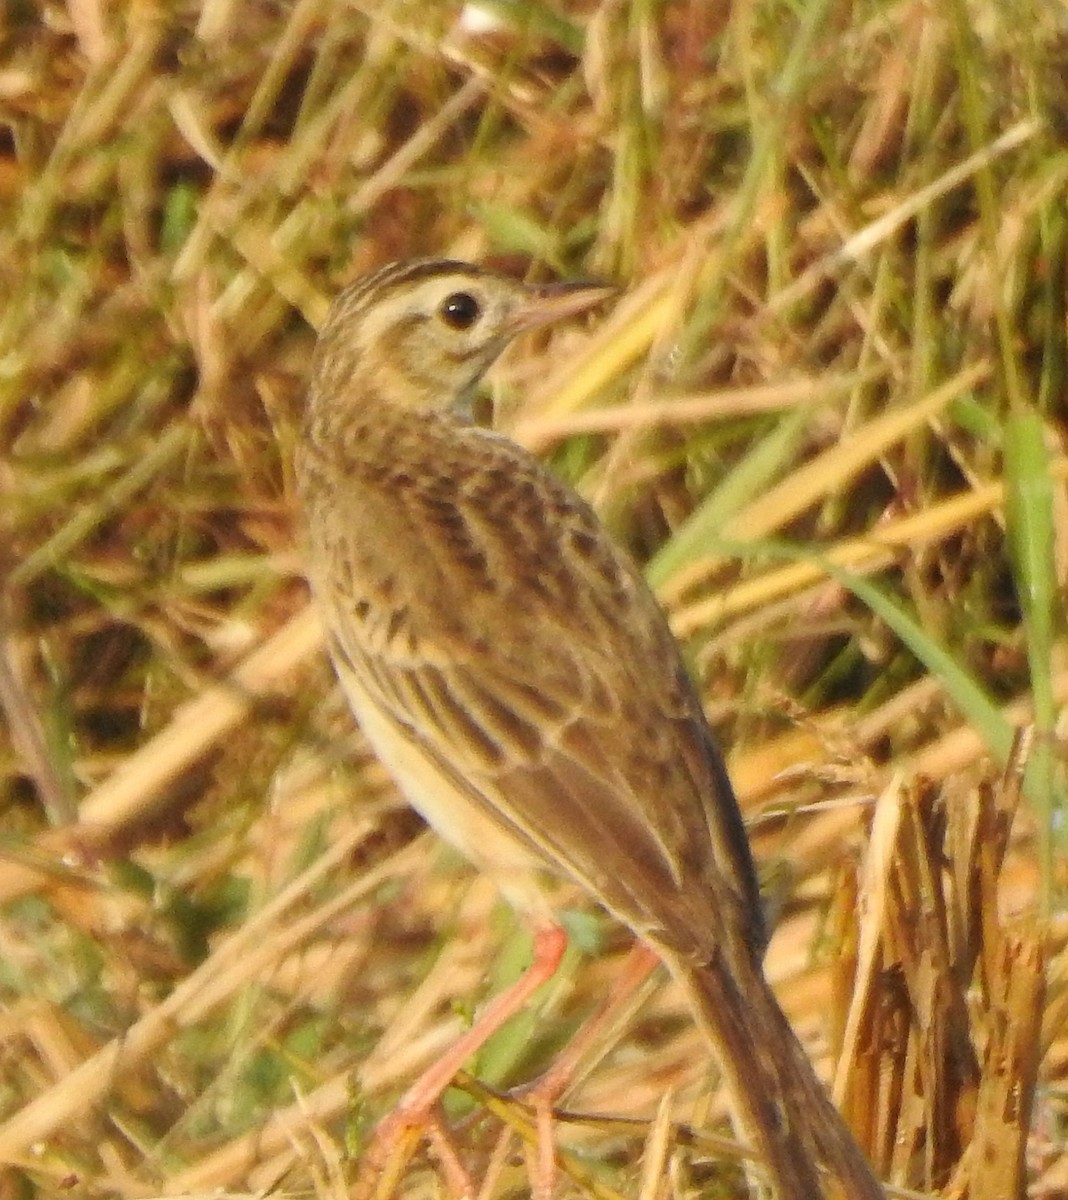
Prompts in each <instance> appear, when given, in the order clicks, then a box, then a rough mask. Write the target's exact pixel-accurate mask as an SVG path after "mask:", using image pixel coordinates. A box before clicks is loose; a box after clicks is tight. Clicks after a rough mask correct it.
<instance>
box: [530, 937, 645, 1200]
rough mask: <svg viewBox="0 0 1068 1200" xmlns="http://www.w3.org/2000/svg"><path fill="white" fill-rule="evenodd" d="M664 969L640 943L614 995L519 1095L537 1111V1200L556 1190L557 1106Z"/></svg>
mask: <svg viewBox="0 0 1068 1200" xmlns="http://www.w3.org/2000/svg"><path fill="white" fill-rule="evenodd" d="M659 965H660V959H659V958H657V956H656V955H655V954H654V953H653V951H652V950H650V949H649V948H648V946H645V945H643V944H642V943H641V942H639V943H638V944H637V945H635V946H634V947H633V948H632V949H631V951H630V953H629V954H628V955H627V960H626V962H625V963H624V964H623V968H622V970H621V972H620V976H619V979H618V980H617V981H616V983H615V985H614V986H613V988H612V994H611V996H609V998H608V999H607V1000H606V1001H605V1003H604V1004H603V1005H602V1006H601V1008H600V1009H599V1010H598V1011H597V1012H596V1013H594V1015H593V1016H592V1017H591V1018H590V1019H589V1020H588V1021H587V1022H586V1024H585V1025H583V1026H582V1028H581V1029H580V1030H579V1031H578V1032H577V1033H576V1034H575V1036H574V1037H573V1038H572V1039H571V1040H570V1041H569V1042H568V1043H567V1045H566V1046H565V1047H564V1049H563V1050H562V1051H561V1053H560V1054H559V1055H558V1056H557V1058H556V1059H555V1061H554V1062H553V1064H552V1066H551V1067H550V1068H549V1069H548V1070H547V1071H546V1072H545V1074H544V1075H542V1076H541V1077H540V1078H539V1079H537V1080H536V1081H535V1082H534V1083H533V1084H531V1085H530V1086H529V1087H525V1088H520V1089H518V1090H519V1093H520V1094H521V1095H523V1096H524V1098H525V1099H526V1100H527V1101H528V1102H529V1103H530V1106H531V1107H532V1108H533V1110H534V1120H535V1124H536V1126H537V1131H538V1138H537V1144H536V1145H537V1157H536V1159H535V1164H534V1172H533V1175H534V1178H533V1179H532V1181H531V1186H532V1191H533V1195H534V1200H549V1198H550V1197H551V1195H552V1189H553V1176H554V1174H555V1172H556V1161H555V1154H554V1148H553V1106H554V1105H555V1104H556V1102H557V1100H559V1098H560V1096H561V1095H563V1093H564V1092H565V1091H566V1090H567V1089H568V1087H569V1086H570V1084H571V1082H572V1081H573V1079H574V1077H575V1074H576V1072H577V1070H578V1067H579V1064H580V1063H581V1061H582V1059H583V1057H584V1056H585V1055H586V1053H587V1052H588V1051H589V1049H590V1047H591V1046H595V1045H597V1043H598V1042H599V1041H600V1040H601V1039H602V1037H603V1036H604V1034H605V1033H606V1031H607V1030H608V1029H610V1028H611V1026H612V1024H613V1022H614V1021H615V1020H616V1018H617V1017H618V1015H619V1013H620V1011H621V1010H622V1009H623V1008H624V1007H625V1006H626V1004H627V1002H628V1001H629V1000H630V998H631V997H632V996H633V995H634V993H635V992H636V991H637V990H638V988H639V987H641V985H642V984H643V983H644V982H645V980H646V979H648V978H649V976H650V975H651V974H652V973H653V971H655V970H656V968H657V967H658V966H659Z"/></svg>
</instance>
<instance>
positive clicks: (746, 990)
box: [297, 261, 883, 1200]
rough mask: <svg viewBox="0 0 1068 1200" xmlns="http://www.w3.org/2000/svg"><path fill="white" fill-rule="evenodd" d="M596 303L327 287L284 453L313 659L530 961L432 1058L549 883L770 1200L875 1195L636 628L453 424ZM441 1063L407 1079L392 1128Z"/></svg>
mask: <svg viewBox="0 0 1068 1200" xmlns="http://www.w3.org/2000/svg"><path fill="white" fill-rule="evenodd" d="M611 292H612V289H609V288H605V287H602V286H599V285H592V284H571V285H563V286H555V287H552V286H550V287H532V286H527V285H524V284H521V283H517V282H515V281H513V280H511V279H507V278H504V277H502V276H500V275H497V274H494V273H492V272H490V271H487V270H483V269H480V268H479V267H474V266H470V265H468V264H466V263H460V262H436V261H419V262H409V263H398V264H394V265H392V266H388V267H385V268H383V269H382V270H380V271H378V272H377V273H375V274H373V275H370V276H368V277H367V278H364V279H361V280H359V281H357V282H356V283H354V284H353V285H352V286H350V287H349V288H347V289H346V290H345V291H343V292H342V293H341V295H340V296H339V297H338V299H337V300H336V301H335V303H334V305H333V307H332V309H331V311H330V315H329V316H328V318H327V321H326V324H325V326H324V328H323V330H322V333H321V335H320V338H319V343H318V347H317V349H316V352H315V358H314V363H313V367H312V380H311V388H310V394H309V398H308V408H307V415H306V420H305V424H304V431H303V437H302V439H301V442H300V449H299V454H298V458H297V480H298V485H299V491H300V496H301V500H302V503H303V508H304V516H305V521H306V536H307V549H308V566H309V573H310V576H311V581H312V586H313V589H314V592H315V594H316V596H317V598H318V601H319V604H320V606H321V608H322V612H323V614H324V617H325V623H326V628H327V631H328V636H329V643H330V651H331V654H332V655H333V659H334V663H335V666H336V668H337V672H338V675H339V676H340V678H341V681H342V683H343V684H344V687H345V690H346V692H347V693H348V697H349V700H350V702H351V704H352V707H353V710H354V711H355V714H356V716H357V718H358V719H359V722H360V724H361V726H362V727H363V731H364V733H365V734H366V735H367V737H368V738H369V739H370V741H371V743H372V745H373V747H374V749H375V751H376V753H377V754H378V756H379V757H380V759H381V760H382V762H383V763H384V764H385V765H386V767H388V769H389V770H390V771H391V772H392V774H393V776H394V778H395V779H396V781H397V783H398V784H399V785H400V787H401V788H402V790H403V791H404V793H405V795H406V796H407V798H408V799H409V800H410V801H411V803H412V804H413V805H415V807H416V808H417V809H418V810H419V811H420V812H421V813H422V814H423V815H424V816H425V817H426V819H427V820H428V821H429V822H430V824H431V825H433V826H434V828H435V829H437V830H438V832H439V833H441V835H442V836H443V837H445V838H447V839H448V840H449V841H451V842H452V843H453V844H454V845H456V846H458V847H459V849H460V850H462V851H463V853H464V854H466V855H467V856H468V858H470V859H471V860H472V861H473V862H474V863H475V864H476V865H477V866H478V867H479V868H480V869H481V870H483V871H485V872H486V873H488V874H489V875H491V876H492V877H493V878H494V879H495V880H496V882H497V884H498V886H499V887H500V889H501V891H502V892H503V893H504V895H505V896H506V897H507V898H508V900H509V901H511V903H512V904H513V905H515V907H516V908H517V909H518V910H519V911H520V912H522V913H523V914H524V916H525V917H526V918H527V919H528V920H529V921H530V922H531V924H532V925H533V927H534V928H535V930H536V933H537V937H536V941H535V953H536V961H535V964H534V966H533V967H532V968H531V971H530V972H529V973H528V975H527V976H526V977H524V979H523V980H521V981H520V983H519V984H517V985H516V986H515V987H514V988H513V989H511V990H510V991H509V992H508V993H507V994H506V995H505V996H504V997H500V998H498V1001H497V1002H495V1003H494V1004H493V1005H491V1006H490V1011H489V1012H488V1013H487V1014H485V1015H484V1017H483V1020H482V1021H481V1022H480V1023H479V1024H478V1025H477V1026H476V1027H475V1029H474V1030H472V1031H471V1033H469V1034H468V1035H467V1037H465V1038H464V1039H463V1041H462V1043H461V1045H460V1048H459V1054H460V1055H462V1056H466V1055H468V1054H470V1053H472V1052H473V1051H474V1050H475V1049H477V1047H478V1046H479V1045H480V1044H481V1043H482V1042H483V1041H484V1040H485V1038H487V1037H488V1036H489V1035H490V1033H492V1032H493V1031H494V1029H496V1028H498V1027H499V1026H500V1024H501V1023H502V1022H503V1020H504V1019H506V1018H507V1017H508V1016H509V1015H510V1014H511V1013H512V1012H514V1011H515V1009H516V1008H517V1007H518V1006H519V1005H520V1004H522V1003H523V1002H524V1001H525V999H526V997H527V996H528V995H529V994H530V992H531V991H532V990H533V988H534V987H535V986H536V985H537V984H538V983H540V982H541V981H542V980H543V979H544V978H545V977H546V976H547V975H549V974H551V973H552V970H554V969H555V966H556V964H557V963H558V961H559V955H560V953H561V952H562V948H563V940H562V934H560V932H559V930H558V928H557V927H556V925H555V924H554V921H553V916H552V914H551V912H549V911H548V909H547V906H546V902H545V899H544V895H543V892H542V891H541V890H540V889H539V887H538V880H537V874H538V870H539V869H548V870H549V871H554V872H557V873H558V874H562V875H565V876H568V877H570V878H571V879H573V880H576V881H577V882H578V883H579V884H580V885H582V887H584V888H585V889H586V890H587V891H588V892H589V893H590V894H591V895H592V896H594V897H596V899H597V900H599V901H600V902H601V903H602V904H603V905H604V906H605V907H606V908H607V909H609V910H610V911H611V912H612V913H614V914H615V915H616V916H617V917H618V918H619V919H620V920H622V921H624V922H626V924H627V925H629V926H630V928H631V929H632V930H633V931H634V932H635V933H636V934H637V935H638V937H639V938H641V939H643V940H644V941H645V942H646V943H647V944H648V945H649V946H651V947H652V948H653V949H654V950H655V951H656V953H657V954H658V955H659V956H660V957H661V958H662V959H663V960H664V962H666V963H667V965H668V967H669V968H670V969H671V971H672V972H673V973H674V974H675V976H676V978H677V979H678V980H679V982H680V983H681V984H682V986H683V988H684V989H685V992H686V994H687V996H688V998H689V1000H690V1003H691V1005H692V1007H693V1011H694V1014H695V1016H696V1018H697V1021H698V1022H699V1024H700V1026H701V1028H702V1029H703V1030H704V1032H705V1033H706V1035H707V1036H708V1039H709V1041H710V1042H711V1043H712V1046H713V1048H714V1049H715V1051H716V1053H717V1055H718V1057H719V1062H720V1066H721V1068H722V1070H723V1072H724V1075H725V1076H726V1079H727V1083H728V1085H729V1090H730V1093H731V1095H732V1098H733V1103H734V1107H735V1113H734V1116H735V1123H736V1125H737V1126H738V1132H739V1134H740V1135H741V1136H742V1137H743V1138H745V1139H746V1140H748V1141H749V1142H750V1143H751V1144H752V1145H753V1147H754V1148H755V1149H756V1150H757V1151H758V1153H759V1155H760V1156H761V1158H762V1159H763V1162H764V1173H765V1174H766V1176H767V1178H768V1180H769V1181H770V1183H771V1184H772V1186H773V1189H774V1191H775V1193H776V1194H777V1195H778V1196H779V1197H780V1198H782V1200H813V1198H814V1197H820V1196H824V1195H828V1196H829V1195H846V1196H849V1197H851V1198H853V1200H882V1197H883V1193H882V1191H881V1189H880V1187H879V1185H878V1183H877V1182H876V1180H875V1178H874V1176H873V1175H872V1173H871V1171H870V1169H869V1167H868V1166H867V1164H866V1163H865V1161H864V1157H863V1155H862V1154H861V1153H860V1151H859V1150H858V1148H857V1146H856V1144H855V1143H854V1141H853V1139H852V1137H851V1136H850V1134H849V1132H848V1130H847V1128H846V1126H845V1125H844V1124H843V1122H842V1120H841V1118H840V1117H839V1115H838V1113H837V1112H836V1111H835V1109H834V1107H833V1105H832V1104H831V1103H830V1101H829V1100H828V1098H827V1096H826V1094H825V1093H824V1090H823V1088H822V1087H821V1085H820V1083H819V1081H818V1080H817V1078H816V1076H815V1074H814V1073H813V1070H812V1068H811V1066H810V1064H809V1062H808V1059H807V1058H806V1056H805V1053H804V1051H803V1049H802V1047H801V1046H800V1044H799V1043H798V1041H797V1040H796V1038H795V1036H794V1034H793V1032H792V1030H791V1028H790V1026H789V1024H788V1022H787V1021H786V1019H785V1017H784V1016H783V1014H782V1012H781V1010H780V1009H779V1006H778V1004H777V1003H776V1001H775V998H774V996H773V994H772V992H771V990H770V988H769V987H768V985H767V983H766V982H765V979H764V976H763V973H762V971H761V967H760V960H761V956H762V953H763V949H764V943H765V933H764V925H763V919H762V916H761V905H760V896H759V894H758V890H757V884H756V879H755V875H754V870H753V864H752V860H751V858H750V854H749V846H748V842H747V840H746V836H745V830H744V828H743V825H742V820H741V816H740V814H739V810H738V806H737V803H736V801H735V798H734V794H733V792H732V790H731V786H730V782H729V780H728V778H727V774H726V771H725V769H724V766H723V762H722V760H721V758H720V755H719V753H718V752H717V750H716V747H715V744H714V742H713V739H712V735H711V733H710V731H709V728H708V725H707V723H706V721H705V718H704V715H703V712H702V710H701V705H700V703H699V701H698V699H697V696H696V694H695V692H694V689H693V687H692V685H691V683H690V681H689V679H688V678H687V675H686V671H685V670H684V668H683V665H682V662H681V660H680V657H679V652H678V649H677V647H676V645H675V642H674V640H673V639H672V636H671V633H670V631H669V629H668V626H667V623H666V621H665V619H664V616H663V614H662V613H661V611H660V609H659V607H658V606H657V604H656V601H655V600H654V598H653V596H652V594H651V593H650V591H649V589H648V588H647V587H646V585H645V583H644V581H643V580H642V577H641V575H640V574H639V573H638V571H637V569H636V568H635V566H634V565H633V563H632V562H631V561H630V560H629V559H628V558H627V557H626V555H624V554H623V553H622V552H621V551H620V550H619V549H617V548H616V546H615V545H614V544H613V542H612V541H611V540H610V539H609V537H608V535H607V534H606V533H605V531H604V529H603V528H602V526H601V525H600V523H599V522H598V520H597V518H596V516H595V515H594V513H593V512H592V510H591V509H590V508H589V507H588V505H586V504H585V503H584V502H583V500H581V499H580V498H579V496H577V495H576V494H575V493H574V492H573V491H572V490H571V489H570V488H568V487H567V486H565V485H564V484H563V483H561V482H560V481H558V480H557V479H555V478H554V477H553V476H552V475H551V474H549V473H548V472H547V471H546V470H545V469H544V468H543V467H542V466H541V465H540V464H539V463H538V462H537V461H536V460H535V459H534V458H532V457H531V456H530V455H529V454H528V453H527V452H526V451H525V450H523V449H522V448H521V447H519V446H518V445H516V444H515V443H513V442H511V441H509V440H507V439H506V438H503V437H501V436H499V435H498V434H495V433H492V432H489V431H487V430H485V429H482V428H479V427H478V426H477V425H475V424H473V423H472V421H471V418H470V401H471V396H472V391H473V389H474V387H475V385H476V384H477V382H478V380H479V379H480V378H481V376H482V374H483V373H484V372H485V370H486V369H487V367H489V365H490V364H491V363H492V362H493V360H494V359H495V358H496V357H497V356H498V354H499V353H500V352H501V350H503V349H504V347H505V345H506V344H507V343H508V341H509V340H510V339H511V338H512V337H514V336H515V335H516V334H518V333H521V332H522V331H523V330H526V329H530V328H532V327H534V326H538V325H542V324H545V323H547V322H550V321H555V320H558V319H559V318H562V317H566V316H569V315H571V314H574V313H579V312H582V311H584V310H585V309H588V308H590V307H591V306H593V305H595V304H596V303H598V302H599V301H601V300H603V299H605V298H606V297H607V296H609V295H610V294H611ZM457 1065H458V1063H457V1059H456V1057H455V1056H451V1057H450V1058H449V1059H448V1060H447V1062H446V1063H444V1064H442V1065H441V1067H440V1068H436V1069H435V1070H432V1071H431V1072H428V1074H427V1075H426V1076H424V1078H423V1079H422V1080H420V1081H419V1082H418V1083H417V1084H416V1085H415V1086H414V1087H413V1088H412V1089H411V1091H410V1092H409V1093H408V1095H407V1096H406V1097H405V1098H404V1100H402V1101H401V1105H400V1108H399V1109H398V1112H397V1114H395V1117H394V1121H393V1125H392V1126H391V1130H392V1131H393V1132H396V1130H397V1128H398V1127H399V1125H403V1124H404V1123H405V1122H407V1123H411V1122H413V1121H417V1120H418V1119H419V1118H425V1117H426V1115H427V1113H428V1110H429V1109H430V1107H431V1106H432V1105H433V1104H434V1103H435V1102H436V1100H437V1099H438V1096H439V1095H440V1093H441V1091H442V1090H443V1089H444V1088H445V1086H447V1083H448V1080H449V1078H450V1077H451V1075H452V1074H453V1073H454V1071H455V1069H456V1067H457ZM820 1166H822V1167H823V1168H824V1169H825V1171H826V1172H827V1177H826V1178H824V1176H823V1175H822V1173H821V1171H820V1169H819V1168H820Z"/></svg>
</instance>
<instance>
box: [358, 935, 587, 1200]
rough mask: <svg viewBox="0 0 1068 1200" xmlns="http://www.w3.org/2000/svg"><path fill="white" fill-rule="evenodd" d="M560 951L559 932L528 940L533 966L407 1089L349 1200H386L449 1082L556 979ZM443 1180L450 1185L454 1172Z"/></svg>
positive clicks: (375, 1140) (563, 944)
mask: <svg viewBox="0 0 1068 1200" xmlns="http://www.w3.org/2000/svg"><path fill="white" fill-rule="evenodd" d="M566 949H567V934H566V933H565V932H564V931H563V930H562V929H561V928H560V927H559V926H555V925H553V926H549V927H547V928H544V929H540V930H538V932H537V933H536V934H535V935H534V961H533V962H532V963H531V964H530V966H529V967H528V968H527V969H526V971H524V972H523V974H522V975H521V976H520V977H519V978H518V979H517V980H516V981H515V983H513V984H512V986H511V987H510V988H507V989H506V990H505V991H503V992H502V993H501V994H500V995H499V996H496V997H495V998H494V999H493V1000H492V1001H490V1003H489V1004H488V1005H487V1007H486V1009H485V1011H484V1012H483V1013H482V1014H481V1015H480V1017H479V1018H478V1020H477V1021H476V1022H475V1023H474V1025H472V1026H471V1028H470V1029H469V1030H468V1031H467V1032H466V1033H465V1034H464V1035H463V1036H462V1037H461V1038H459V1039H458V1040H457V1041H456V1042H455V1043H454V1044H453V1045H452V1046H451V1047H450V1048H449V1051H448V1053H447V1054H445V1055H443V1057H442V1058H441V1059H440V1060H439V1061H438V1062H436V1063H435V1064H434V1065H433V1066H432V1067H431V1068H430V1069H429V1070H428V1071H425V1072H424V1073H423V1074H422V1075H421V1076H420V1077H419V1078H418V1079H417V1080H416V1081H415V1083H414V1084H412V1086H411V1087H410V1088H409V1089H408V1091H407V1092H405V1094H404V1095H403V1096H402V1097H401V1100H400V1102H399V1103H398V1105H397V1107H396V1108H395V1109H394V1110H393V1111H392V1112H391V1113H390V1114H389V1116H388V1117H386V1118H385V1119H384V1120H383V1121H382V1122H380V1124H379V1125H378V1127H377V1128H376V1129H375V1132H374V1136H373V1137H372V1139H371V1144H370V1146H368V1148H367V1152H366V1154H365V1155H364V1157H363V1161H362V1162H361V1163H360V1169H359V1171H358V1172H357V1176H356V1181H355V1183H354V1185H353V1189H352V1196H353V1200H371V1198H372V1197H373V1198H374V1200H386V1197H388V1196H389V1195H390V1194H391V1192H392V1191H393V1189H394V1188H395V1187H396V1185H397V1183H398V1182H399V1179H400V1174H401V1172H402V1171H403V1169H404V1164H405V1163H406V1162H407V1160H408V1158H410V1157H411V1154H412V1151H413V1150H414V1149H415V1145H416V1143H417V1141H418V1139H419V1137H421V1136H422V1134H423V1133H424V1132H425V1131H426V1130H427V1129H428V1128H429V1127H430V1125H431V1124H432V1121H431V1113H432V1111H433V1108H434V1106H435V1105H436V1104H437V1102H438V1100H439V1099H440V1098H441V1094H442V1093H443V1092H444V1091H445V1089H446V1088H447V1087H448V1086H449V1084H450V1083H451V1081H452V1078H453V1076H454V1075H455V1074H456V1072H457V1071H458V1070H459V1069H460V1068H461V1067H462V1066H463V1064H464V1063H465V1062H466V1061H467V1060H468V1059H469V1058H470V1057H471V1055H472V1054H475V1053H477V1052H478V1051H479V1050H480V1049H481V1048H482V1047H483V1046H484V1045H485V1044H486V1042H488V1041H489V1039H490V1038H491V1037H492V1036H493V1035H494V1034H495V1033H496V1032H497V1030H498V1029H500V1028H501V1026H502V1025H504V1024H505V1022H506V1021H508V1020H510V1019H511V1018H512V1017H514V1016H515V1014H516V1013H518V1012H521V1011H522V1009H523V1008H525V1007H526V1005H527V1004H528V1003H529V1001H530V998H531V997H532V996H533V995H534V993H535V992H536V991H537V990H538V988H540V987H541V985H542V984H543V983H547V982H548V981H549V980H550V979H551V978H552V977H553V976H554V975H555V974H556V971H557V968H558V967H559V966H560V960H561V959H562V958H563V957H564V951H565V950H566ZM448 1174H449V1175H450V1176H451V1177H453V1178H454V1179H455V1176H456V1172H455V1168H454V1167H453V1168H452V1169H450V1170H449V1171H448ZM471 1195H472V1191H471V1188H470V1186H469V1185H468V1186H465V1187H464V1196H465V1197H470V1196H471Z"/></svg>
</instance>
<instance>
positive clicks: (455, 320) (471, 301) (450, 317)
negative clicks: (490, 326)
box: [438, 292, 482, 329]
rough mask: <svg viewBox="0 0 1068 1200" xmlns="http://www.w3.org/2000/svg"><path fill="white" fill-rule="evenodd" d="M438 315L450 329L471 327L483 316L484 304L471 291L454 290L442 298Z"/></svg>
mask: <svg viewBox="0 0 1068 1200" xmlns="http://www.w3.org/2000/svg"><path fill="white" fill-rule="evenodd" d="M438 316H439V317H441V319H442V320H443V321H444V322H445V324H446V325H448V326H449V328H450V329H470V328H471V326H472V325H474V323H475V322H476V321H477V320H478V318H479V317H480V316H482V306H481V305H480V304H479V302H478V301H477V300H476V299H475V298H474V296H472V295H471V293H470V292H453V293H452V294H451V295H448V296H446V297H445V299H444V300H442V302H441V307H440V308H439V309H438Z"/></svg>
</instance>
